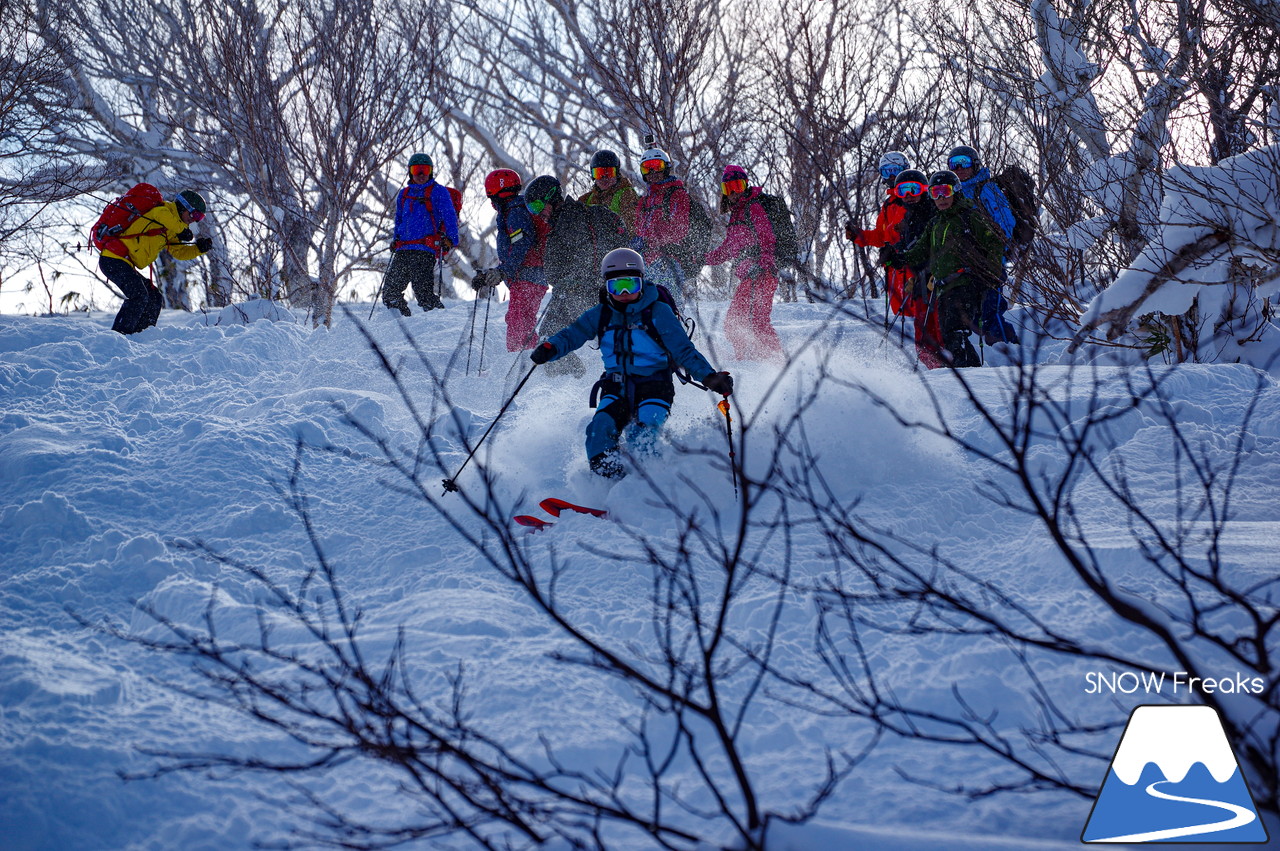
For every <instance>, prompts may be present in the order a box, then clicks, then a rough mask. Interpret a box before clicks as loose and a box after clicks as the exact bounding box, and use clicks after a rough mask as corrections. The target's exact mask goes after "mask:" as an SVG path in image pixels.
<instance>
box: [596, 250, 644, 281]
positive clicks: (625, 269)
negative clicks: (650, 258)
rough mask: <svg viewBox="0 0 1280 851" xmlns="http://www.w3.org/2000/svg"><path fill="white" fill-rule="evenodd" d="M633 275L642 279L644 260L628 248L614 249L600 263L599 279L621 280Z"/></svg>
mask: <svg viewBox="0 0 1280 851" xmlns="http://www.w3.org/2000/svg"><path fill="white" fill-rule="evenodd" d="M631 275H634V276H636V277H639V278H643V277H644V258H643V257H641V256H640V253H639V252H637V251H632V250H631V249H630V248H615V249H613V250H612V251H610V252H609V253H608V254H606V255H605V256H604V260H601V261H600V277H602V278H604V279H605V280H608V279H609V278H621V277H627V276H631Z"/></svg>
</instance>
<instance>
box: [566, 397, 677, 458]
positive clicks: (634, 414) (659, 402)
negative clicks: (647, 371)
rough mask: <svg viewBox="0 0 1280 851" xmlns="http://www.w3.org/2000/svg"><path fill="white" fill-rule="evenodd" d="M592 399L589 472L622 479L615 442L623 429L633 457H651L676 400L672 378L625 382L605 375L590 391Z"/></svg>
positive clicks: (589, 429)
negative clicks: (593, 406)
mask: <svg viewBox="0 0 1280 851" xmlns="http://www.w3.org/2000/svg"><path fill="white" fill-rule="evenodd" d="M597 394H599V395H598V397H597ZM591 396H592V401H593V402H595V409H596V415H595V416H594V417H592V418H591V422H590V423H589V424H588V425H587V460H588V462H589V463H590V465H591V470H592V472H594V473H596V474H598V475H601V476H604V477H605V478H610V479H614V478H622V477H623V476H624V475H626V471H625V470H624V469H623V467H622V463H621V461H620V460H619V459H618V438H619V436H621V434H622V431H623V429H626V432H627V444H628V445H629V447H630V449H631V451H632V452H633V453H635V454H637V455H651V454H653V453H654V452H655V451H656V446H657V440H658V430H659V429H661V428H662V424H663V423H665V422H666V421H667V415H668V414H670V413H671V403H672V401H674V400H675V397H676V389H675V385H673V384H672V383H671V374H670V373H664V374H661V375H648V376H629V377H628V378H626V379H624V378H623V377H622V376H621V375H617V374H612V373H605V374H604V375H603V376H601V378H600V380H599V381H597V382H596V385H595V387H593V388H591Z"/></svg>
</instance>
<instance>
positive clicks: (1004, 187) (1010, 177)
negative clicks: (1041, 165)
mask: <svg viewBox="0 0 1280 851" xmlns="http://www.w3.org/2000/svg"><path fill="white" fill-rule="evenodd" d="M994 179H995V182H996V186H999V187H1000V191H1001V192H1003V193H1004V197H1005V198H1007V199H1009V209H1010V210H1011V211H1012V212H1013V233H1012V234H1011V235H1010V237H1009V242H1010V243H1011V244H1013V245H1026V244H1027V243H1029V242H1031V240H1032V239H1034V238H1035V235H1036V226H1037V219H1038V218H1039V211H1038V210H1037V209H1036V181H1035V178H1033V177H1032V176H1031V175H1030V174H1028V173H1027V170H1026V169H1024V168H1022V167H1021V166H1016V165H1011V166H1009V167H1008V168H1006V169H1005V170H1004V171H1002V172H1000V173H999V174H998V175H996V176H995V178H994ZM979 191H981V189H979Z"/></svg>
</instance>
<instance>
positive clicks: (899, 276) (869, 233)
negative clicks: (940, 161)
mask: <svg viewBox="0 0 1280 851" xmlns="http://www.w3.org/2000/svg"><path fill="white" fill-rule="evenodd" d="M908 169H909V166H908V164H907V157H906V155H905V154H902V153H899V152H898V151H888V152H886V153H885V154H884V156H882V157H880V179H881V181H883V183H884V185H885V191H886V197H885V199H884V201H883V202H881V204H880V212H879V213H878V214H877V215H876V223H875V225H874V226H872V227H870V228H866V229H865V230H864V229H860V228H857V227H855V226H854V224H853V222H852V221H850V222H846V223H845V226H844V235H845V238H846V239H848V240H849V241H850V242H852V243H853V244H854V245H857V246H859V247H863V248H884V247H885V246H898V245H904V244H905V243H903V239H902V223H903V220H904V219H905V218H906V215H907V203H906V198H911V197H912V196H910V195H908V196H906V198H904V197H903V196H901V195H899V194H898V193H897V192H896V191H895V189H896V187H897V185H898V175H899V174H901V173H902V172H903V171H906V170H908ZM915 173H916V174H920V173H919V172H915ZM920 177H921V182H920V183H919V185H920V187H921V189H922V190H923V186H924V183H923V181H926V180H927V178H925V177H924V175H923V174H920ZM905 185H907V186H908V187H910V186H913V185H916V183H915V182H913V181H907V183H906V184H905ZM913 200H915V199H914V198H913ZM909 277H910V273H908V272H905V271H901V270H898V271H895V270H893V269H889V270H887V271H886V273H885V295H886V296H887V298H888V299H889V309H890V310H892V311H893V312H894V313H901V312H902V305H903V302H904V300H905V298H906V290H905V284H906V280H907V278H909Z"/></svg>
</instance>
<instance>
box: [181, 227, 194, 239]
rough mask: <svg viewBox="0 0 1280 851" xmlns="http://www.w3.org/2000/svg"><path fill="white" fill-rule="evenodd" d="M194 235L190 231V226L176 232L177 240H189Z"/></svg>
mask: <svg viewBox="0 0 1280 851" xmlns="http://www.w3.org/2000/svg"><path fill="white" fill-rule="evenodd" d="M194 237H195V234H194V233H192V232H191V228H186V229H184V230H182V231H181V232H180V233H179V234H178V242H190V241H191V240H192V239H193V238H194Z"/></svg>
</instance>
